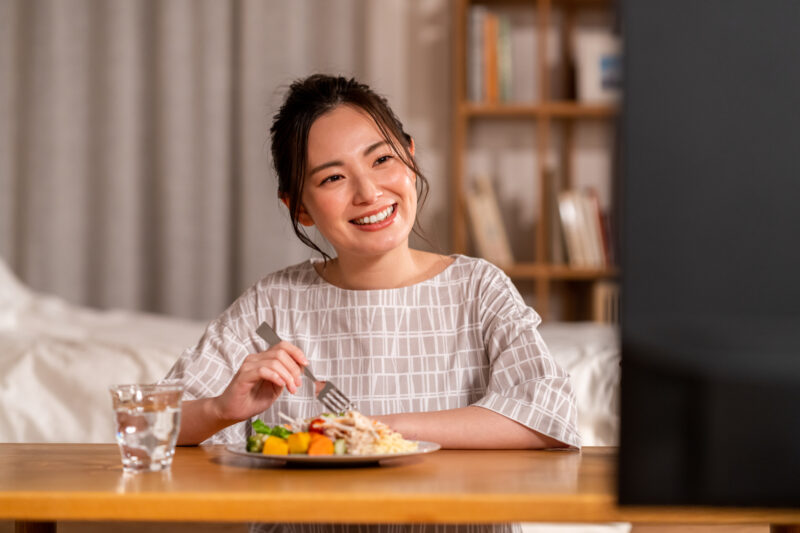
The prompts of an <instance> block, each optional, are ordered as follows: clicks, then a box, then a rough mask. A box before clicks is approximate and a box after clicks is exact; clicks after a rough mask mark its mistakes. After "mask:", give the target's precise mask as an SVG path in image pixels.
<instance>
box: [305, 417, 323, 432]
mask: <svg viewBox="0 0 800 533" xmlns="http://www.w3.org/2000/svg"><path fill="white" fill-rule="evenodd" d="M324 423H325V421H324V420H322V419H321V418H315V419H314V420H312V421H311V422H309V423H308V432H309V433H322V425H323V424H324Z"/></svg>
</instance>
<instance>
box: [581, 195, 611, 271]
mask: <svg viewBox="0 0 800 533" xmlns="http://www.w3.org/2000/svg"><path fill="white" fill-rule="evenodd" d="M577 199H578V202H579V204H580V208H581V218H582V231H581V233H582V236H583V238H584V241H585V246H586V249H587V254H588V256H589V265H590V266H592V267H595V268H602V267H604V266H605V257H604V253H603V237H602V234H601V230H600V224H599V221H600V215H599V213H598V212H597V209H596V205H595V202H594V201H593V200H592V198H591V196H590V195H589V194H588V193H587V192H586V191H581V192H580V193H578V194H577Z"/></svg>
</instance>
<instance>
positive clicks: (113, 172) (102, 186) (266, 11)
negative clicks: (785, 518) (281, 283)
mask: <svg viewBox="0 0 800 533" xmlns="http://www.w3.org/2000/svg"><path fill="white" fill-rule="evenodd" d="M420 12H423V13H429V14H431V15H432V16H433V17H434V18H435V19H436V24H437V28H438V32H439V34H440V36H439V38H438V40H434V41H433V42H430V43H429V45H428V49H427V50H422V52H423V55H424V54H426V53H427V55H428V57H429V58H435V59H436V60H437V61H439V62H440V63H439V64H434V62H433V60H432V59H426V58H425V57H418V55H417V53H418V51H419V50H420V47H421V46H422V45H420V43H419V41H418V40H415V36H414V32H416V31H418V29H417V28H416V27H412V25H411V24H410V23H409V21H410V20H411V17H413V16H416V15H414V14H415V13H420ZM448 18H449V2H448V0H413V1H408V2H406V1H405V0H382V1H381V2H371V1H369V0H336V1H329V0H293V1H292V2H286V1H283V0H163V1H153V0H0V258H2V260H3V261H5V262H6V263H8V265H9V266H10V267H11V268H12V269H13V270H14V271H15V272H16V273H17V275H19V276H20V277H21V278H22V280H23V281H24V282H25V283H26V284H28V285H30V286H31V287H33V288H34V289H36V290H39V291H43V292H48V293H53V294H57V295H60V296H63V297H65V298H67V299H68V300H70V301H72V302H74V303H78V304H84V305H90V306H94V307H99V308H112V307H120V308H127V309H138V310H147V311H154V312H161V313H168V314H172V315H178V316H185V317H190V318H210V317H213V316H214V315H216V314H217V313H219V312H220V311H221V310H222V309H224V307H226V306H227V305H228V304H229V303H230V302H231V301H232V300H233V299H234V298H235V297H236V296H237V295H238V294H239V293H240V292H241V291H242V290H243V289H244V288H246V287H247V286H249V285H250V284H252V283H254V282H255V281H256V280H257V279H259V278H260V277H262V276H263V275H264V274H266V273H267V272H270V271H272V270H276V269H278V268H282V267H284V266H287V265H289V264H292V263H295V262H299V261H302V260H304V259H306V258H308V257H309V256H310V252H309V251H308V249H306V248H305V247H303V246H302V245H301V244H300V243H299V242H298V241H297V239H296V238H295V237H294V235H293V233H292V231H291V226H290V223H289V220H288V217H287V216H286V213H285V209H284V208H283V207H282V205H281V204H280V203H279V201H278V199H277V197H276V190H277V186H276V182H275V177H274V174H273V172H272V168H271V161H270V157H269V125H270V123H271V119H272V115H273V114H274V113H275V111H276V110H277V108H278V106H279V104H280V101H281V98H282V97H283V95H284V93H285V90H286V88H287V87H288V85H289V84H290V83H291V82H292V81H294V80H295V79H297V78H300V77H304V76H306V75H308V74H310V73H312V72H316V71H323V72H331V73H339V74H342V75H346V76H356V77H358V78H360V79H362V80H364V81H366V82H367V83H369V84H371V85H372V86H373V87H374V88H375V89H376V90H378V92H380V93H382V94H385V95H386V96H387V97H389V100H390V102H391V103H392V104H393V106H394V108H395V111H396V112H398V114H400V115H401V116H404V115H406V113H408V112H411V114H412V116H411V117H409V116H407V115H406V117H405V118H406V119H407V124H406V125H407V126H409V125H410V124H416V125H418V126H419V127H420V130H421V131H422V134H423V137H426V138H428V139H427V140H431V141H432V142H433V144H434V149H433V150H430V151H429V152H428V153H427V155H425V156H424V157H423V158H422V159H423V161H422V163H423V164H425V163H430V164H431V165H432V166H433V167H434V168H436V169H437V170H442V171H443V170H444V164H443V161H444V159H445V158H446V153H447V151H446V150H447V147H446V145H443V144H442V141H441V140H440V139H437V140H436V141H433V139H435V138H436V137H437V136H442V137H444V136H446V131H447V117H446V116H444V115H442V114H441V112H440V111H439V110H440V109H441V108H442V107H446V106H442V99H441V98H444V97H446V95H447V91H449V84H448V83H443V84H442V83H439V84H438V85H436V87H437V89H436V90H437V91H438V94H429V95H426V96H425V97H426V98H429V99H431V100H430V102H428V101H425V102H422V103H421V104H419V103H418V104H417V105H416V106H412V105H411V104H410V102H409V98H410V96H409V95H410V94H411V93H413V92H414V89H413V88H414V87H415V86H416V84H414V83H412V79H413V78H414V77H417V79H418V80H419V79H423V78H424V79H426V80H428V81H429V80H430V78H431V77H433V78H434V79H435V78H436V76H437V75H438V76H440V77H441V76H442V74H441V72H442V71H443V70H444V72H445V74H444V75H445V76H446V69H443V65H442V64H441V60H442V58H443V57H444V59H445V60H447V58H446V55H445V56H442V54H441V52H440V51H439V49H440V48H441V47H443V46H447V43H448V37H447V32H448V28H449V25H448ZM420 31H421V30H420ZM427 31H429V32H430V25H428V29H427ZM434 49H436V51H434ZM448 64H449V63H448ZM437 98H438V100H436V99H437ZM436 101H438V102H439V104H438V105H437V104H436ZM412 107H413V108H414V109H411V108H412ZM428 117H433V118H432V119H431V118H428ZM413 134H414V131H412V135H413ZM422 140H423V141H424V140H426V139H422ZM418 141H419V139H418ZM418 144H419V142H418ZM445 144H446V143H445ZM445 178H446V176H444V175H441V176H439V179H440V181H441V186H442V187H445V183H446V179H445ZM434 181H435V180H434ZM439 194H442V195H446V190H440V191H439ZM443 198H444V196H443ZM443 203H444V201H443ZM440 207H441V204H440ZM432 216H441V215H440V214H439V215H436V214H434V215H432ZM444 237H446V235H445V236H444ZM441 242H444V240H442V241H441Z"/></svg>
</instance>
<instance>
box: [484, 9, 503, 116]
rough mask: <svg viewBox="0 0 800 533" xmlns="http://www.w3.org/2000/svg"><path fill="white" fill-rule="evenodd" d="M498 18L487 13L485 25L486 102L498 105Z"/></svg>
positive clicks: (494, 14) (489, 12)
mask: <svg viewBox="0 0 800 533" xmlns="http://www.w3.org/2000/svg"><path fill="white" fill-rule="evenodd" d="M498 25H499V22H498V18H497V14H496V13H492V12H491V11H487V12H486V16H485V17H484V24H483V55H484V72H483V73H484V87H485V88H486V93H485V100H486V102H489V103H493V104H494V103H497V100H498V97H499V92H500V87H499V80H498V72H497V35H498Z"/></svg>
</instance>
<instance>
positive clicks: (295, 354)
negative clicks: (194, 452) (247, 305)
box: [178, 342, 308, 445]
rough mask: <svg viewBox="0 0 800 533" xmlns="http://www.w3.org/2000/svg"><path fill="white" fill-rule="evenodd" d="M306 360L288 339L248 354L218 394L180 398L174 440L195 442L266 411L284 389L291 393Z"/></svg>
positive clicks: (298, 383) (184, 442)
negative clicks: (180, 402)
mask: <svg viewBox="0 0 800 533" xmlns="http://www.w3.org/2000/svg"><path fill="white" fill-rule="evenodd" d="M307 364H308V360H307V359H306V357H305V355H303V352H302V351H301V350H300V348H298V347H297V346H294V345H293V344H291V343H288V342H281V343H279V344H276V345H275V346H271V347H270V348H269V349H268V350H267V351H265V352H261V353H257V354H250V355H248V356H247V357H246V358H245V359H244V362H243V363H242V365H241V366H240V367H239V370H238V371H237V372H236V374H235V375H234V376H233V379H232V380H231V382H230V383H229V384H228V386H227V387H226V388H225V390H224V391H223V392H222V394H220V395H219V396H215V397H213V398H202V399H199V400H192V401H186V402H183V404H182V406H181V429H180V432H179V433H178V444H179V445H187V444H199V443H201V442H203V441H204V440H206V439H207V438H208V437H210V436H211V435H213V434H214V433H216V432H218V431H220V430H221V429H224V428H226V427H228V426H230V425H231V424H235V423H237V422H241V421H242V420H247V419H249V418H250V417H252V416H255V415H257V414H259V413H262V412H263V411H266V410H267V409H269V408H270V406H272V404H273V403H274V402H275V400H276V399H278V397H279V396H280V395H281V393H283V390H284V389H288V390H289V392H290V393H292V394H295V393H296V392H297V390H298V388H299V387H300V383H301V367H302V366H305V365H307Z"/></svg>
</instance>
